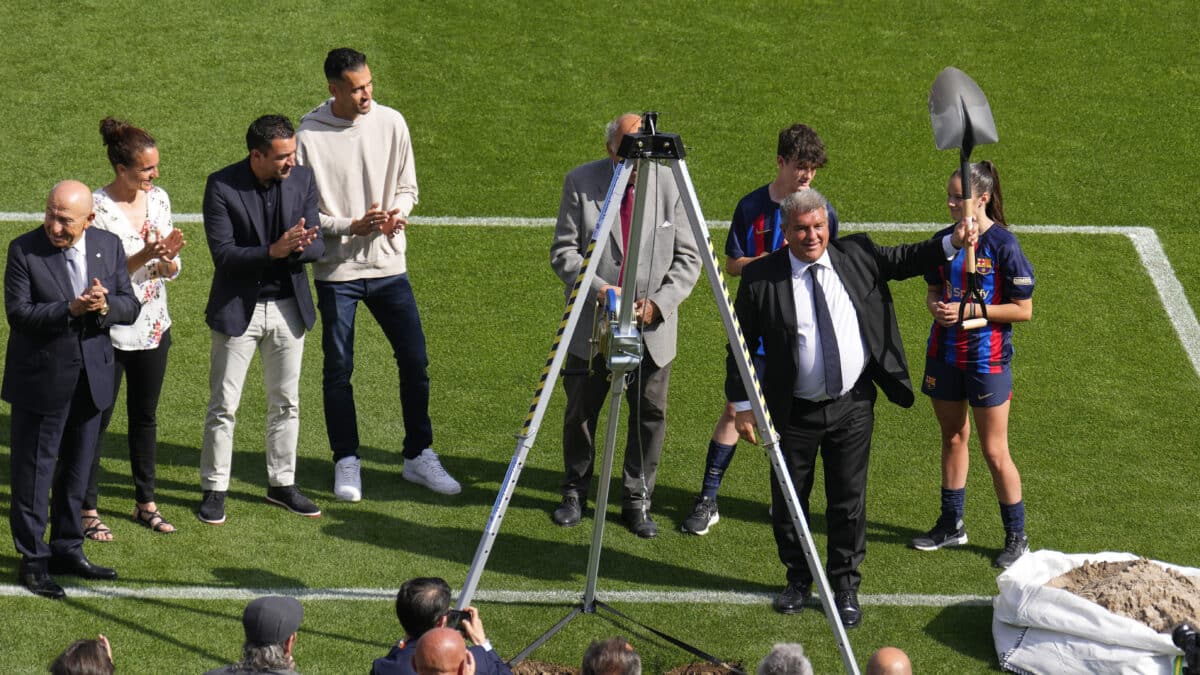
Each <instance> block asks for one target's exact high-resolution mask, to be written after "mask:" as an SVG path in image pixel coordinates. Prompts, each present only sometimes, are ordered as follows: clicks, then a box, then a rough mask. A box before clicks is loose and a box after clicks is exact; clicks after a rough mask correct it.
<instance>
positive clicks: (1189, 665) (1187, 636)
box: [1171, 621, 1200, 675]
mask: <svg viewBox="0 0 1200 675" xmlns="http://www.w3.org/2000/svg"><path fill="white" fill-rule="evenodd" d="M1171 640H1172V641H1174V642H1175V646H1176V647H1179V649H1181V650H1183V670H1182V671H1181V673H1182V675H1200V634H1197V632H1196V629H1195V628H1193V627H1192V625H1191V624H1190V623H1187V622H1186V621H1185V622H1184V623H1181V624H1179V625H1178V626H1176V627H1175V630H1174V632H1172V633H1171Z"/></svg>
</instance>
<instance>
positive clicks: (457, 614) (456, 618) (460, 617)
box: [446, 609, 471, 631]
mask: <svg viewBox="0 0 1200 675" xmlns="http://www.w3.org/2000/svg"><path fill="white" fill-rule="evenodd" d="M470 620H471V613H470V612H466V611H463V610H461V609H449V610H446V628H453V629H454V630H457V631H461V630H462V629H463V622H465V621H470Z"/></svg>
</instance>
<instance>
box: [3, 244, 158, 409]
mask: <svg viewBox="0 0 1200 675" xmlns="http://www.w3.org/2000/svg"><path fill="white" fill-rule="evenodd" d="M83 236H84V238H85V239H84V241H85V246H86V247H87V280H88V285H89V286H90V285H91V283H92V279H99V280H100V283H101V285H103V286H104V287H105V288H107V289H108V308H109V309H108V315H107V316H101V315H100V314H99V313H97V312H89V313H87V314H84V315H82V316H78V317H72V316H71V314H70V312H69V310H68V305H69V304H70V302H71V301H72V300H74V299H75V293H74V292H72V289H71V279H70V276H69V272H68V271H67V261H66V258H65V256H63V253H62V250H61V249H59V248H57V247H55V246H54V244H52V243H51V242H50V238H49V237H48V236H46V231H45V229H43V228H41V227H38V228H37V229H36V230H32V231H30V232H26V233H25V234H23V235H21V236H19V237H17V238H16V239H13V240H12V242H10V243H9V245H8V266H7V267H6V268H5V270H4V309H5V312H6V313H7V314H8V325H9V328H10V329H11V331H10V332H9V335H8V349H7V353H6V355H5V361H4V383H3V386H2V387H0V389H2V391H0V396H2V397H3V398H4V400H5V401H8V402H9V403H11V404H12V405H13V407H14V408H23V409H26V410H28V411H30V412H33V413H36V414H39V415H50V414H53V413H55V412H58V411H61V410H63V409H65V408H67V407H69V406H70V405H71V394H72V393H73V392H74V391H75V385H76V383H77V382H78V380H79V372H80V370H81V369H83V370H86V371H87V377H88V384H89V388H90V389H91V393H92V402H93V403H94V404H95V405H96V408H97V409H98V410H104V409H105V408H108V407H109V406H111V405H112V402H113V374H114V371H113V348H112V341H111V340H110V339H109V337H108V329H109V327H110V326H113V325H116V324H128V323H133V321H134V320H135V319H137V315H138V312H139V311H140V310H141V304H140V303H138V301H137V298H136V297H135V296H134V294H133V287H132V286H130V284H129V272H128V270H127V269H126V266H125V250H124V249H123V248H122V247H121V240H120V239H118V238H117V237H116V236H114V235H112V234H110V233H108V232H104V231H102V230H97V229H94V228H88V229H86V230H84V231H83Z"/></svg>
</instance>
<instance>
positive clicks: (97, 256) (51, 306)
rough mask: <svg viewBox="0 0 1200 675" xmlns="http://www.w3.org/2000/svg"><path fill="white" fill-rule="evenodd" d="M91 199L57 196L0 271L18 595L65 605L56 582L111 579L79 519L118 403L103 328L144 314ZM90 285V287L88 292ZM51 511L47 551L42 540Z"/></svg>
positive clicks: (69, 192)
mask: <svg viewBox="0 0 1200 675" xmlns="http://www.w3.org/2000/svg"><path fill="white" fill-rule="evenodd" d="M95 217H96V214H95V213H94V212H93V211H92V193H91V190H89V189H88V187H87V186H86V185H84V184H83V183H80V182H78V181H63V182H61V183H59V184H58V185H55V186H54V189H53V190H51V191H50V197H49V198H48V199H47V200H46V217H45V221H44V222H43V225H42V227H41V228H38V229H35V230H33V231H31V232H26V233H25V234H23V235H21V236H19V237H17V238H16V239H13V240H12V242H11V243H10V244H9V245H8V267H7V268H6V269H5V271H4V308H5V311H6V312H7V313H8V324H9V327H10V332H9V336H8V352H7V354H6V356H5V361H4V382H3V388H2V395H3V398H4V400H5V401H8V402H9V403H11V404H12V429H11V431H12V440H11V448H12V455H11V466H12V472H11V476H12V509H11V511H10V512H9V524H10V525H11V528H12V536H13V543H14V544H15V545H16V548H17V552H18V553H20V554H21V565H20V570H19V572H18V576H19V578H20V582H21V584H22V585H23V586H25V587H26V588H28V589H29V590H30V591H33V592H34V593H36V594H37V595H40V596H43V597H47V598H54V599H58V598H63V597H65V596H66V593H65V592H64V591H63V589H62V587H60V586H59V585H58V584H57V583H55V582H54V579H53V578H52V577H51V576H50V575H51V574H68V575H75V576H79V577H83V578H85V579H115V578H116V577H117V572H116V570H114V569H112V568H109V567H101V566H100V565H95V564H93V563H92V562H91V561H89V560H88V559H87V557H85V556H84V554H83V529H82V527H81V526H80V520H79V510H80V508H81V507H82V504H83V495H84V491H85V490H86V489H87V479H88V473H89V471H90V470H91V465H92V457H93V455H94V454H95V452H96V442H97V440H98V438H99V434H100V412H101V411H102V410H104V409H106V408H108V407H109V406H111V405H112V402H113V378H114V374H115V373H114V366H113V350H112V341H111V340H109V338H108V329H109V327H110V326H113V325H116V324H128V323H132V322H133V321H134V320H135V319H136V318H137V315H138V310H139V309H140V306H139V304H138V301H137V300H136V299H135V298H134V295H133V288H132V286H130V284H129V273H128V271H127V270H126V268H125V252H124V250H123V249H122V248H121V242H120V240H119V239H117V237H115V236H113V235H111V234H109V233H107V232H102V231H100V230H89V229H88V226H90V225H91V224H92V221H93V220H94V219H95ZM88 279H91V283H90V284H89V283H88V281H87V280H88ZM47 511H49V512H50V521H51V527H50V543H49V544H47V543H46V542H45V541H43V537H44V535H45V532H46V513H47Z"/></svg>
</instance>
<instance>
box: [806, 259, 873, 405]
mask: <svg viewBox="0 0 1200 675" xmlns="http://www.w3.org/2000/svg"><path fill="white" fill-rule="evenodd" d="M788 259H789V260H790V261H791V263H792V297H793V299H794V300H795V303H796V350H797V357H796V365H797V368H796V384H795V386H794V387H793V389H792V395H793V396H795V397H796V398H802V399H806V400H809V401H821V400H824V399H827V398H829V396H828V395H827V394H826V393H825V360H824V358H823V357H822V356H821V338H822V336H821V334H820V332H819V331H818V330H817V318H816V313H815V310H814V308H813V294H812V293H813V288H812V275H811V274H809V273H808V268H810V267H813V266H815V267H816V270H815V271H814V272H813V274H816V275H817V280H818V281H820V282H821V290H823V291H824V292H825V303H826V304H827V305H828V306H829V318H830V319H831V320H832V321H833V329H834V331H835V332H836V333H837V344H838V352H839V354H840V356H841V357H842V363H841V368H842V390H841V391H840V392H838V395H839V396H841V395H842V394H845V393H846V392H848V391H850V390H851V389H853V388H854V385H855V383H856V382H858V378H859V376H860V375H862V373H863V370H864V369H865V368H866V367H867V343H866V341H865V340H863V337H862V330H861V329H860V328H859V325H858V314H857V313H856V312H855V311H854V303H852V302H850V295H849V294H848V293H847V292H846V287H845V286H843V285H842V280H841V279H840V278H839V277H838V275H837V272H835V271H834V269H833V265H832V264H830V262H829V251H825V252H824V253H822V254H821V257H820V258H818V259H817V261H816V262H812V263H807V262H804V261H802V260H800V259H799V258H797V257H796V256H794V255H792V252H791V251H788Z"/></svg>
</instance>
